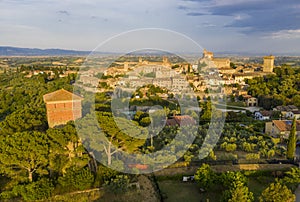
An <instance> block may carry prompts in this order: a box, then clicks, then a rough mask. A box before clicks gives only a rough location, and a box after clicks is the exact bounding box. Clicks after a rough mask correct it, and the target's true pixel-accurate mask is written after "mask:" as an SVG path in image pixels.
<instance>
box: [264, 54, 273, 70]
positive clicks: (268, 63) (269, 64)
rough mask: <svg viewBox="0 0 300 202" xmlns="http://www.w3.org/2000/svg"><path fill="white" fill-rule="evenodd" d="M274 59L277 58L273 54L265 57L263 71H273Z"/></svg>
mask: <svg viewBox="0 0 300 202" xmlns="http://www.w3.org/2000/svg"><path fill="white" fill-rule="evenodd" d="M274 59H275V56H273V55H270V56H265V57H264V65H263V72H266V73H271V72H273V68H274Z"/></svg>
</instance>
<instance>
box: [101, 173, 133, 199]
mask: <svg viewBox="0 0 300 202" xmlns="http://www.w3.org/2000/svg"><path fill="white" fill-rule="evenodd" d="M128 185H129V178H128V176H127V175H117V176H116V178H114V179H111V180H110V181H106V182H105V184H104V188H105V190H106V191H107V192H111V193H114V194H119V193H125V192H126V191H127V190H128Z"/></svg>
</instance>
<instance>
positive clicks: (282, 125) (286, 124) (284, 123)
mask: <svg viewBox="0 0 300 202" xmlns="http://www.w3.org/2000/svg"><path fill="white" fill-rule="evenodd" d="M273 123H274V124H275V126H276V127H277V128H278V129H279V130H280V131H281V132H283V131H290V130H291V126H292V123H293V121H292V120H273ZM296 123H297V125H296V130H297V131H300V121H296Z"/></svg>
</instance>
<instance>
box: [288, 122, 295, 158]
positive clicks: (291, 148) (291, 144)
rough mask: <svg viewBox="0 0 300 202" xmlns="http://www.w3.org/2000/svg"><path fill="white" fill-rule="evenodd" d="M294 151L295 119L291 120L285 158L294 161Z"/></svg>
mask: <svg viewBox="0 0 300 202" xmlns="http://www.w3.org/2000/svg"><path fill="white" fill-rule="evenodd" d="M295 151H296V117H294V119H293V123H292V127H291V131H290V135H289V140H288V145H287V152H286V157H287V159H294V156H295Z"/></svg>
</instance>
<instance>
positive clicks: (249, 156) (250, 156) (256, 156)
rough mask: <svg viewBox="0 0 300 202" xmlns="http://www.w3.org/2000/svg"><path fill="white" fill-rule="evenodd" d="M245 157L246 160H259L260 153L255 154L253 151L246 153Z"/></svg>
mask: <svg viewBox="0 0 300 202" xmlns="http://www.w3.org/2000/svg"><path fill="white" fill-rule="evenodd" d="M246 159H247V160H259V159H260V154H259V153H258V154H255V153H251V154H247V155H246Z"/></svg>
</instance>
